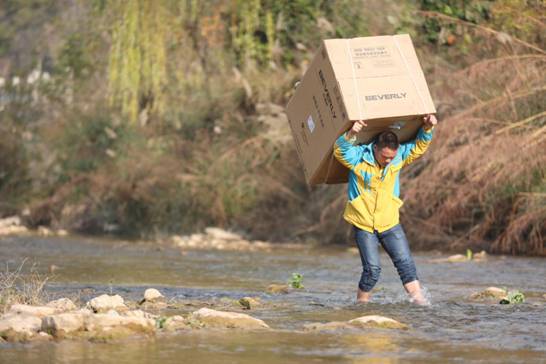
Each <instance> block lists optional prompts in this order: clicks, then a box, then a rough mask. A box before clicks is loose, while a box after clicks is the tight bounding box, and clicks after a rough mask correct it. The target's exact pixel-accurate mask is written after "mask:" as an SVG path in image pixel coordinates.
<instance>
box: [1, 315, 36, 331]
mask: <svg viewBox="0 0 546 364" xmlns="http://www.w3.org/2000/svg"><path fill="white" fill-rule="evenodd" d="M41 327H42V319H41V318H39V317H37V316H34V315H25V314H23V315H18V314H14V313H11V314H7V315H4V316H3V317H2V318H0V333H1V332H4V331H8V330H11V331H13V332H15V333H18V334H25V335H29V336H31V335H34V334H36V333H37V332H38V330H40V328H41Z"/></svg>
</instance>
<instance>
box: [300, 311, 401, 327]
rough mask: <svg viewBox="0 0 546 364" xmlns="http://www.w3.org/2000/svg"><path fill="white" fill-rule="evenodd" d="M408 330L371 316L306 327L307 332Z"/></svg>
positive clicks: (385, 319) (387, 320) (313, 324)
mask: <svg viewBox="0 0 546 364" xmlns="http://www.w3.org/2000/svg"><path fill="white" fill-rule="evenodd" d="M366 328H380V329H403V330H404V329H407V328H408V326H407V325H405V324H402V323H400V322H398V321H396V320H393V319H391V318H388V317H384V316H377V315H369V316H362V317H358V318H355V319H353V320H350V321H344V322H339V321H333V322H327V323H312V324H307V325H305V326H304V330H306V331H331V330H347V329H366Z"/></svg>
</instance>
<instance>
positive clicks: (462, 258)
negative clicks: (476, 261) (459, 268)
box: [446, 254, 468, 263]
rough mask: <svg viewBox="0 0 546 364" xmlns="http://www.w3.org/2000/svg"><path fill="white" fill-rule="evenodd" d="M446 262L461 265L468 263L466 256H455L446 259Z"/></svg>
mask: <svg viewBox="0 0 546 364" xmlns="http://www.w3.org/2000/svg"><path fill="white" fill-rule="evenodd" d="M446 261H447V262H449V263H462V262H468V258H467V257H466V255H462V254H455V255H451V256H449V257H447V259H446Z"/></svg>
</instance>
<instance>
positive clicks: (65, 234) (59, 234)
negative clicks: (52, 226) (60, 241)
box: [55, 229, 68, 236]
mask: <svg viewBox="0 0 546 364" xmlns="http://www.w3.org/2000/svg"><path fill="white" fill-rule="evenodd" d="M55 233H56V234H57V236H67V235H68V231H66V230H64V229H59V230H57V231H56V232H55Z"/></svg>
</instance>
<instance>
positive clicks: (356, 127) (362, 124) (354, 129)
mask: <svg viewBox="0 0 546 364" xmlns="http://www.w3.org/2000/svg"><path fill="white" fill-rule="evenodd" d="M365 126H368V124H366V122H365V121H364V120H357V121H355V123H354V124H353V127H352V128H351V129H350V130H349V131H348V132H347V134H346V138H347V139H351V138H353V137H355V136H356V135H357V134H358V133H359V132H360V131H361V130H362V128H363V127H365Z"/></svg>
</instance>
